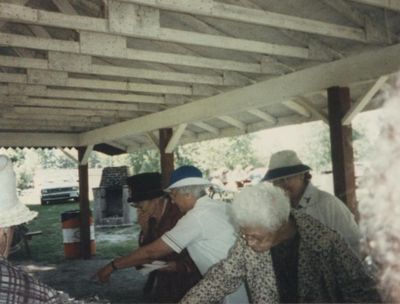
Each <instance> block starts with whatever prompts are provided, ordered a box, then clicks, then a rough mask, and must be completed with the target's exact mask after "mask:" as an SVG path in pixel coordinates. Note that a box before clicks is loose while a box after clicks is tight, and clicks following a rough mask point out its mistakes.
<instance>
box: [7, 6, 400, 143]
mask: <svg viewBox="0 0 400 304" xmlns="http://www.w3.org/2000/svg"><path fill="white" fill-rule="evenodd" d="M399 38H400V1H390V0H386V1H385V0H351V1H350V0H347V1H345V0H335V1H331V0H296V1H291V0H223V1H216V0H198V1H187V0H108V1H100V0H28V1H27V0H10V1H4V0H0V103H1V108H0V146H11V147H13V146H35V147H45V146H54V147H65V146H87V145H100V144H106V145H109V146H113V147H115V148H117V149H119V150H121V151H134V150H137V149H141V148H145V147H149V146H152V145H154V144H156V143H157V142H158V139H157V136H158V132H157V130H158V129H160V128H166V127H172V128H174V135H173V140H171V143H170V145H169V147H168V148H169V149H170V150H173V149H174V147H175V146H176V145H177V144H180V143H186V142H193V141H199V140H205V139H211V138H218V137H224V136H232V135H238V134H244V133H247V132H252V131H256V130H260V129H265V128H273V127H277V126H283V125H288V124H297V123H302V122H308V121H314V120H323V121H326V120H327V110H326V107H327V102H326V92H325V91H326V88H328V87H331V86H348V87H350V90H351V96H352V99H353V101H354V108H353V109H352V110H351V112H350V113H348V115H347V116H346V117H345V120H344V123H350V122H351V119H352V118H353V117H354V115H356V114H357V113H358V112H359V111H363V110H367V109H371V108H375V107H377V106H379V105H380V103H379V100H378V99H375V100H374V96H376V94H377V93H378V92H379V91H380V90H381V89H382V88H384V87H385V84H386V83H387V82H390V81H391V75H393V73H395V72H396V71H397V70H398V69H399V67H400V56H399V54H400V44H399ZM371 100H373V102H370V101H371Z"/></svg>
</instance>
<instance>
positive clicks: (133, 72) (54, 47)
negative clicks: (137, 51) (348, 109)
mask: <svg viewBox="0 0 400 304" xmlns="http://www.w3.org/2000/svg"><path fill="white" fill-rule="evenodd" d="M0 9H1V4H0ZM0 41H2V44H4V45H6V46H10V47H25V48H33V49H38V50H47V51H63V50H64V51H65V52H69V53H73V54H80V48H79V44H77V42H73V41H61V40H56V39H44V38H35V37H28V36H22V35H14V34H5V33H0ZM59 44H61V45H59ZM99 47H101V45H99V46H97V47H96V48H97V49H98V48H99ZM70 64H71V66H69V69H68V71H70V72H77V73H81V72H85V73H89V74H90V73H93V74H97V75H110V76H118V77H133V78H136V77H138V75H140V78H144V79H150V80H164V81H178V82H183V83H185V82H189V83H199V84H211V85H221V86H223V85H229V86H232V85H234V83H232V82H229V83H225V81H224V78H223V77H222V76H212V75H205V74H194V73H181V72H164V71H156V70H149V69H138V68H124V67H115V66H106V65H96V64H92V65H90V70H88V69H87V67H85V66H83V67H79V68H77V69H76V70H73V66H75V65H74V63H73V62H70ZM82 70H83V71H82ZM240 84H241V83H238V84H237V85H240Z"/></svg>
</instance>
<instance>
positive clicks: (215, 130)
mask: <svg viewBox="0 0 400 304" xmlns="http://www.w3.org/2000/svg"><path fill="white" fill-rule="evenodd" d="M192 124H193V125H195V126H197V127H199V128H201V129H203V130H206V131H208V132H211V133H214V134H219V130H218V128H215V127H213V126H211V125H209V124H207V123H205V122H202V121H198V122H193V123H192Z"/></svg>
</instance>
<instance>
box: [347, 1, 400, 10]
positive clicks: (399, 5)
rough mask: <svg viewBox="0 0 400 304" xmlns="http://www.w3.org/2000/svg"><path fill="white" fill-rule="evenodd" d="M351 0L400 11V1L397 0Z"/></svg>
mask: <svg viewBox="0 0 400 304" xmlns="http://www.w3.org/2000/svg"><path fill="white" fill-rule="evenodd" d="M351 1H353V2H358V3H361V4H366V5H371V6H377V7H382V8H386V9H388V10H392V11H397V12H400V2H399V1H396V0H351Z"/></svg>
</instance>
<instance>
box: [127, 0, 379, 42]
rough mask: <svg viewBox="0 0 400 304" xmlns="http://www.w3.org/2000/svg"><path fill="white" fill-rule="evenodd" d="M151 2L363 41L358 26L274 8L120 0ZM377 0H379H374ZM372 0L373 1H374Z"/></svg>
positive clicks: (136, 0) (180, 0)
mask: <svg viewBox="0 0 400 304" xmlns="http://www.w3.org/2000/svg"><path fill="white" fill-rule="evenodd" d="M120 1H124V2H130V3H136V4H140V5H144V6H151V7H155V8H159V9H165V10H170V11H176V12H183V13H188V14H194V15H201V16H207V17H214V18H221V19H226V20H232V21H239V22H245V23H250V24H257V25H266V26H272V27H277V28H284V29H288V30H293V31H301V32H306V33H310V34H319V35H324V36H331V37H336V38H344V39H351V40H356V41H365V33H364V31H363V30H362V29H359V28H356V27H350V26H343V25H338V24H333V23H328V22H322V21H318V20H312V19H305V18H300V17H296V16H290V15H284V14H278V13H274V12H268V11H261V10H257V9H250V8H245V7H241V6H236V5H229V4H225V3H219V2H216V1H211V0H207V1H198V2H196V3H192V2H189V1H187V0H162V1H159V0H120ZM378 1H379V0H378ZM378 1H376V2H378Z"/></svg>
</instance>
